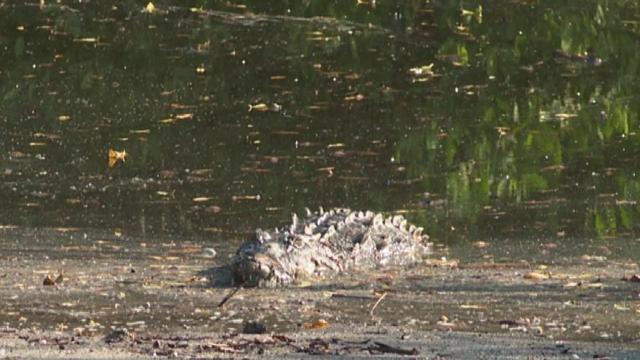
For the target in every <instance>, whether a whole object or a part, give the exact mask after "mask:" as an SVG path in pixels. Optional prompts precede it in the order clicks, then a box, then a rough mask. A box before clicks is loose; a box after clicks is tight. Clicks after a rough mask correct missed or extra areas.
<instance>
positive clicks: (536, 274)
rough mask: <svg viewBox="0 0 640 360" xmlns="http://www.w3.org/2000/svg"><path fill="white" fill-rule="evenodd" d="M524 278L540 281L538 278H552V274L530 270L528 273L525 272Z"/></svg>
mask: <svg viewBox="0 0 640 360" xmlns="http://www.w3.org/2000/svg"><path fill="white" fill-rule="evenodd" d="M524 278H525V279H527V280H535V281H538V280H547V279H549V278H550V276H549V275H548V274H542V273H539V272H535V271H531V272H528V273H526V274H524Z"/></svg>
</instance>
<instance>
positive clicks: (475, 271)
mask: <svg viewBox="0 0 640 360" xmlns="http://www.w3.org/2000/svg"><path fill="white" fill-rule="evenodd" d="M5 234H9V235H10V236H11V238H14V235H11V234H10V232H9V231H5ZM33 235H34V234H28V237H29V238H30V239H41V240H39V241H37V242H32V243H29V244H28V249H27V250H24V251H22V250H21V248H20V247H19V246H18V245H16V247H15V248H11V247H9V246H8V244H12V243H13V242H9V241H5V242H4V244H5V248H4V249H3V252H2V254H3V255H2V258H1V260H2V261H0V267H1V268H0V298H2V302H3V310H2V312H0V358H74V357H75V358H87V357H91V358H136V357H149V356H154V354H155V356H178V357H197V358H210V357H213V358H220V357H243V358H257V357H263V356H267V357H271V358H280V357H283V356H288V357H292V358H298V357H304V356H307V355H310V354H324V355H341V356H349V357H354V358H358V357H369V356H373V355H375V356H385V357H409V358H412V357H413V358H423V357H426V358H454V359H457V358H481V357H485V358H523V359H526V358H530V357H533V358H577V357H579V358H607V357H608V358H616V359H618V358H629V359H631V358H640V283H638V282H637V281H638V279H637V278H636V277H634V275H636V274H637V273H638V264H637V263H636V262H634V261H629V260H625V259H624V258H608V257H607V256H604V255H602V254H600V253H598V250H597V249H598V248H599V247H598V248H593V249H589V248H586V250H585V251H584V252H582V253H580V254H576V255H575V256H573V257H572V256H566V255H563V256H557V254H555V255H554V254H549V253H547V252H548V251H549V248H552V247H551V246H548V245H545V247H544V250H542V252H539V253H538V254H537V255H536V256H530V257H528V258H525V257H523V256H520V254H524V253H533V250H526V249H525V250H526V251H523V252H521V253H515V252H513V251H512V252H510V255H509V257H504V256H502V255H500V254H498V253H492V252H491V250H490V249H488V248H484V245H483V246H482V247H483V249H481V250H478V249H477V248H473V249H475V250H473V251H472V252H473V254H474V255H473V256H471V255H468V256H467V255H465V254H464V253H462V252H460V251H457V250H455V249H447V248H444V247H440V248H438V249H437V250H436V254H435V255H434V257H433V258H432V259H430V260H428V261H427V262H426V263H425V264H421V265H420V266H416V267H412V268H408V269H381V270H376V271H368V272H361V273H358V272H354V273H352V274H351V275H350V276H342V277H338V278H333V279H325V280H322V281H320V282H318V283H309V284H302V285H303V286H299V287H290V288H278V289H245V288H242V289H239V290H236V289H234V288H232V287H228V286H220V284H219V282H217V281H216V279H219V278H220V277H221V273H220V271H221V269H223V266H222V265H224V264H225V263H227V262H228V259H229V256H230V251H228V252H226V253H225V252H224V251H221V252H219V254H218V255H217V257H215V258H212V256H211V255H212V252H211V251H210V250H208V249H207V248H206V247H203V246H202V245H200V244H197V243H189V242H188V241H180V242H165V243H163V242H161V241H158V242H155V243H143V242H140V241H130V242H128V243H124V242H123V241H120V242H119V240H117V239H116V240H113V239H112V240H95V241H89V240H87V239H85V238H84V237H74V239H78V240H77V241H76V242H73V241H66V242H65V243H63V244H59V245H55V241H56V238H55V236H52V234H50V233H46V232H45V233H40V234H38V236H33ZM65 236H66V237H67V238H71V237H70V236H69V234H68V233H66V234H65ZM14 244H20V242H19V241H16V242H15V243H14ZM22 244H23V245H24V243H22ZM133 244H135V245H133ZM479 245H482V244H476V245H474V246H476V247H478V246H479ZM485 245H486V244H485ZM229 248H233V247H229ZM466 248H470V247H469V246H465V249H466ZM45 249H48V250H47V251H44V250H45ZM501 251H504V249H501ZM89 254H90V255H89ZM536 259H547V260H548V261H541V260H536ZM222 277H223V276H222ZM248 333H259V334H248Z"/></svg>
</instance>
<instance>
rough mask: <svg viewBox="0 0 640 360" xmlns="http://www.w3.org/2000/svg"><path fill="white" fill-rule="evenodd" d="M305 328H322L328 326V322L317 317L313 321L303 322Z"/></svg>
mask: <svg viewBox="0 0 640 360" xmlns="http://www.w3.org/2000/svg"><path fill="white" fill-rule="evenodd" d="M303 326H304V328H305V329H324V328H326V327H328V326H329V323H328V322H327V321H326V320H324V319H318V320H316V321H315V322H313V323H304V325H303Z"/></svg>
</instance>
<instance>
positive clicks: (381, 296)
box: [369, 291, 387, 316]
mask: <svg viewBox="0 0 640 360" xmlns="http://www.w3.org/2000/svg"><path fill="white" fill-rule="evenodd" d="M386 296H387V292H386V291H385V292H384V293H382V295H380V297H379V298H378V301H376V303H375V304H373V307H371V311H369V314H370V315H371V316H373V311H374V310H375V309H376V308H377V307H378V305H379V304H380V302H382V299H384V298H385V297H386Z"/></svg>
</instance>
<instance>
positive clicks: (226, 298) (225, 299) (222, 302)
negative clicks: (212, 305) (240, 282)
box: [218, 287, 240, 308]
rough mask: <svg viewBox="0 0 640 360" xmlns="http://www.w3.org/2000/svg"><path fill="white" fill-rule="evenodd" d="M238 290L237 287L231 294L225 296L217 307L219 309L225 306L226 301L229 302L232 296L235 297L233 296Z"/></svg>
mask: <svg viewBox="0 0 640 360" xmlns="http://www.w3.org/2000/svg"><path fill="white" fill-rule="evenodd" d="M238 290H240V288H239V287H237V288H235V289H233V290H231V292H230V293H229V294H227V296H225V297H224V299H222V301H220V303H219V304H218V307H219V308H221V307H223V306H224V304H226V303H227V301H229V299H231V297H232V296H233V295H235V294H236V293H237V292H238Z"/></svg>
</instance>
